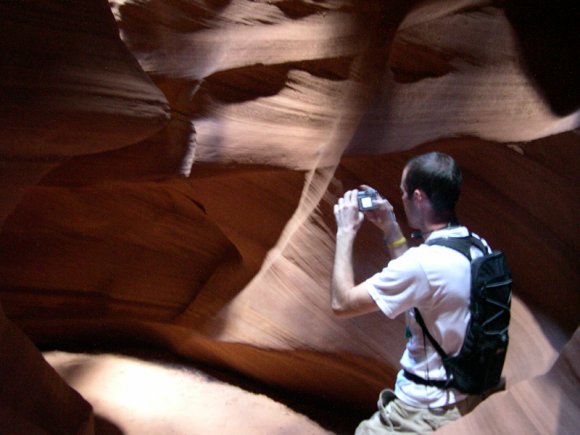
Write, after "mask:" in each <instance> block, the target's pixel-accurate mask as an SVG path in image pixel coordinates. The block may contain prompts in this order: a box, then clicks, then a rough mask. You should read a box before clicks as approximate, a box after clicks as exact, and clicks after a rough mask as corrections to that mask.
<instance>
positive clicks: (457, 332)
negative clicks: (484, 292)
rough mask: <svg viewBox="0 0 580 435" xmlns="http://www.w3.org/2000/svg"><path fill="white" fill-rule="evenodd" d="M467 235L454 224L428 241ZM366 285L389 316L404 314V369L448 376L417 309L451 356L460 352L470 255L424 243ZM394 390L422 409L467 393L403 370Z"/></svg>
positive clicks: (474, 254) (423, 374)
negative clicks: (421, 380) (416, 379)
mask: <svg viewBox="0 0 580 435" xmlns="http://www.w3.org/2000/svg"><path fill="white" fill-rule="evenodd" d="M467 235H468V230H467V228H465V227H462V226H458V227H450V228H444V229H441V230H437V231H434V232H432V233H431V234H430V236H429V237H428V238H427V240H426V241H428V240H432V239H437V238H440V237H464V236H467ZM476 237H477V236H476ZM483 243H484V244H485V245H487V244H486V243H485V241H483ZM471 255H472V258H476V257H478V256H480V255H482V254H481V252H480V251H479V250H478V249H477V248H472V250H471ZM364 285H365V286H367V290H368V292H369V294H370V296H371V297H372V298H373V299H374V301H375V302H376V303H377V305H378V306H379V308H380V309H381V311H382V312H383V313H385V314H386V315H387V316H388V317H390V318H395V317H397V316H398V315H399V314H402V313H405V316H406V324H407V328H408V330H409V331H410V333H411V334H412V335H411V338H410V339H409V341H408V342H407V346H406V348H405V351H404V353H403V356H402V357H401V366H402V367H403V369H405V370H407V371H408V372H410V373H414V374H416V375H417V376H420V377H422V378H424V379H437V380H445V379H446V373H445V368H444V367H443V364H442V363H441V358H440V357H439V354H437V351H436V350H435V349H434V348H433V346H432V345H431V343H430V342H429V339H428V338H427V337H424V336H423V331H422V330H421V326H420V325H419V324H418V323H417V321H416V320H415V315H414V311H413V308H414V307H417V309H418V310H419V311H420V312H421V315H422V316H423V319H424V320H425V325H426V326H427V329H428V330H429V332H430V333H431V335H432V336H433V338H434V339H435V340H436V341H437V342H438V343H439V344H440V345H441V347H442V348H443V350H445V352H446V353H447V354H449V355H455V354H457V353H458V352H459V350H460V349H461V346H462V344H463V340H464V338H465V330H466V327H467V324H468V322H469V319H470V313H469V298H470V291H471V268H470V264H469V261H468V260H467V258H466V257H465V256H464V255H462V254H461V253H459V252H457V251H455V250H453V249H450V248H446V247H444V246H437V245H434V246H428V245H426V244H422V245H420V246H418V247H414V248H410V249H408V250H407V251H406V252H405V253H404V254H403V255H401V256H400V257H399V258H397V259H394V260H391V261H390V262H389V264H388V265H387V267H386V268H384V269H383V270H382V271H381V272H379V273H377V274H375V275H374V276H372V277H370V278H369V279H368V280H366V281H365V284H364ZM395 394H396V395H397V397H398V398H399V399H401V400H402V401H403V402H405V403H407V404H409V405H411V406H416V407H421V408H425V407H441V406H445V405H450V404H453V403H455V402H458V401H460V400H463V399H464V398H465V395H464V394H462V393H460V392H459V391H457V390H454V389H449V390H442V389H439V388H437V387H432V386H427V385H419V384H416V383H414V382H412V381H410V380H408V379H407V378H405V377H404V376H403V371H402V370H401V371H400V372H399V373H398V375H397V381H396V384H395Z"/></svg>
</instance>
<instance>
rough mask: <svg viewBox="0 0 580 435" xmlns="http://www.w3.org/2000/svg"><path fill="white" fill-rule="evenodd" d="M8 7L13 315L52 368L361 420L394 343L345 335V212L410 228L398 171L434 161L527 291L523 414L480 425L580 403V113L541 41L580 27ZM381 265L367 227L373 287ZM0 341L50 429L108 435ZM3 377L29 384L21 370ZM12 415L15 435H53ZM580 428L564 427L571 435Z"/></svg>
mask: <svg viewBox="0 0 580 435" xmlns="http://www.w3.org/2000/svg"><path fill="white" fill-rule="evenodd" d="M17 3H18V2H13V3H7V4H5V5H2V6H0V22H1V23H2V26H1V27H0V29H1V30H0V32H2V36H3V39H2V40H3V42H2V44H3V45H2V46H3V47H4V48H5V52H6V53H7V56H6V57H5V65H3V68H2V69H1V70H0V92H1V95H2V98H3V102H6V103H5V104H4V105H3V108H2V109H0V110H2V117H0V118H1V119H2V120H1V121H0V122H2V128H1V129H0V130H1V133H0V164H1V165H2V177H1V178H0V180H1V183H0V188H1V190H0V193H1V197H0V206H1V207H0V208H1V209H2V215H1V216H2V221H3V222H4V225H3V227H2V232H1V233H0V291H1V293H0V298H1V302H2V306H3V308H4V311H5V312H6V315H7V317H8V318H10V319H11V320H12V321H13V322H15V323H16V324H17V325H18V326H19V327H20V328H22V330H24V332H25V333H26V334H28V336H29V337H31V338H32V339H33V341H34V342H35V343H36V344H37V345H39V346H55V345H64V344H71V343H74V344H77V345H78V344H80V345H81V346H82V345H83V344H89V343H94V342H95V341H97V342H104V343H136V342H138V343H145V344H147V343H149V344H156V345H162V346H163V347H165V348H167V349H169V350H171V351H173V352H175V353H177V354H179V355H181V356H184V357H186V358H188V359H189V360H192V361H203V362H210V363H213V364H217V365H220V366H224V367H228V368H231V369H234V370H236V371H237V372H239V373H243V374H246V375H249V376H251V377H253V378H255V379H257V380H259V381H261V382H264V383H267V384H270V385H274V386H278V387H280V388H283V389H285V390H292V391H299V392H303V393H305V394H306V393H307V394H314V395H318V396H323V397H326V398H329V399H331V400H337V401H343V402H348V403H351V404H353V405H355V406H358V407H362V408H363V409H365V410H368V412H369V413H370V412H371V411H372V407H373V405H374V403H375V401H376V394H377V393H378V391H379V390H380V389H382V388H384V387H385V386H388V385H391V384H392V383H393V380H394V376H395V374H396V372H397V370H398V359H399V356H400V354H401V352H402V349H403V346H404V341H405V338H404V334H403V324H402V320H401V319H397V320H395V321H390V320H388V319H386V318H384V316H382V315H380V314H378V313H377V314H375V315H370V316H366V317H363V318H357V319H349V320H341V319H336V318H335V317H333V315H332V312H331V310H330V303H329V279H330V270H331V266H332V259H333V253H334V222H333V216H332V205H333V203H334V201H335V200H336V197H337V196H338V195H340V194H341V192H342V191H343V190H344V189H346V188H352V187H355V186H357V185H359V184H360V183H363V182H364V183H366V184H371V185H373V186H376V187H377V188H378V189H379V190H381V192H382V193H383V194H385V195H386V196H388V197H389V198H392V199H393V202H394V204H395V207H396V209H397V212H398V214H399V216H400V218H401V220H402V219H403V217H402V207H401V204H400V200H399V197H400V192H399V179H400V173H401V171H402V168H403V166H404V163H405V161H406V160H407V159H408V158H409V157H410V156H411V155H413V154H415V153H418V152H422V151H425V150H431V149H438V150H443V151H445V152H448V153H450V154H452V155H453V156H455V157H456V158H457V160H458V161H459V163H460V165H461V166H462V167H463V169H464V176H465V177H464V178H465V185H464V192H463V196H462V200H461V202H460V206H459V207H460V209H459V216H460V219H461V220H462V222H463V223H465V224H466V225H468V226H469V227H471V228H472V229H473V230H474V231H476V232H478V233H480V234H482V235H483V236H484V237H486V238H487V239H488V240H489V241H490V243H491V244H492V245H493V246H494V247H496V248H499V249H502V250H504V251H505V252H506V253H507V255H508V257H509V260H510V264H511V266H512V268H513V272H514V278H515V286H514V294H515V297H514V302H513V320H512V325H511V328H510V333H511V337H512V341H511V345H510V349H509V352H508V357H507V363H506V368H505V376H506V380H507V388H508V391H507V392H506V393H501V394H502V396H500V395H497V396H492V397H491V398H490V399H488V402H489V406H488V407H487V408H484V407H483V406H482V407H481V410H482V414H481V415H482V416H485V415H486V414H485V413H486V412H489V411H488V409H491V408H492V407H496V408H494V409H497V406H502V405H501V403H504V402H508V403H510V406H511V407H512V408H510V407H508V406H506V407H505V408H504V409H506V412H509V411H507V410H509V409H513V408H515V407H517V406H519V404H521V403H523V402H522V398H521V394H520V389H521V391H532V392H535V393H533V394H536V393H537V392H538V391H540V389H541V388H543V386H544V384H545V383H548V384H550V385H551V386H552V387H553V388H554V391H564V392H566V391H568V390H566V388H568V387H567V384H566V382H568V383H569V384H570V385H576V386H577V384H578V380H577V374H574V372H573V371H570V370H567V369H565V364H563V363H561V362H558V363H557V364H556V365H554V366H553V363H554V361H556V358H557V357H558V354H559V353H560V351H561V349H562V347H563V345H564V343H565V342H566V341H568V340H569V339H570V338H571V337H572V334H573V332H574V331H575V330H576V328H577V326H578V318H579V314H580V313H579V307H580V303H579V302H580V301H579V294H580V293H579V292H578V290H580V289H579V288H578V282H579V276H578V264H579V252H580V238H579V236H578V235H577V232H576V231H575V229H576V222H577V217H578V216H579V213H578V212H579V210H578V204H577V201H574V200H573V198H576V197H578V188H577V187H576V186H578V181H579V180H578V178H579V177H578V171H577V162H578V155H579V145H580V139H579V137H578V134H577V133H576V132H574V131H572V130H574V129H577V128H578V126H579V125H580V121H579V120H580V112H578V107H579V106H580V101H578V99H577V98H576V97H575V95H577V93H576V94H574V91H571V92H570V93H569V95H566V98H563V97H562V95H564V94H565V91H563V90H562V89H566V83H567V81H566V78H567V77H568V76H566V74H563V75H561V78H562V82H563V83H560V84H559V86H558V87H557V89H556V92H555V91H554V89H552V88H550V89H546V86H548V87H549V84H550V83H549V81H548V82H546V80H543V76H542V77H539V78H538V77H536V75H533V73H534V71H537V68H538V62H537V59H532V60H534V61H531V60H530V57H529V53H530V51H529V49H528V48H527V39H526V35H528V34H529V26H530V20H533V19H534V17H536V19H537V17H538V16H542V17H543V20H542V22H543V25H544V26H545V28H546V33H549V30H550V26H554V28H558V29H561V28H562V27H563V28H566V25H567V24H568V18H567V17H568V14H567V13H568V12H569V13H573V11H572V10H570V11H568V10H567V9H565V8H566V6H565V4H562V5H559V7H558V8H557V10H558V11H560V12H561V14H560V15H558V14H544V15H542V14H541V12H542V8H543V7H545V5H544V4H543V3H542V2H541V1H536V2H534V3H533V7H534V8H535V9H533V10H534V12H535V15H534V14H531V15H526V16H525V19H522V20H520V18H521V17H522V15H521V14H522V12H521V3H520V2H517V1H514V2H508V4H507V5H506V6H505V8H504V6H503V3H504V2H491V1H477V0H472V1H469V0H454V1H447V2H434V1H427V2H406V1H399V2H397V1H392V2H382V1H378V0H377V1H369V2H364V5H362V4H361V3H360V2H354V1H349V0H329V1H325V2H310V1H290V2H288V1H244V0H234V1H229V2H225V1H221V2H217V1H216V2H205V1H204V2H201V1H199V2H198V1H192V2H184V1H178V0H148V1H116V0H115V1H110V2H109V3H110V7H111V8H110V9H109V7H108V6H107V3H106V2H104V1H100V2H94V1H88V0H87V1H78V2H75V4H74V6H73V5H68V6H67V7H65V6H63V4H61V3H59V2H52V1H48V0H47V1H42V2H22V3H23V4H25V5H26V13H23V12H22V9H18V8H17ZM33 3H34V4H33ZM562 17H565V18H566V19H563V21H562ZM550 19H552V21H550ZM559 19H560V21H558V20H559ZM526 20H527V21H526ZM115 24H116V25H117V26H118V27H116V25H115ZM526 32H528V33H526ZM560 34H562V35H567V33H566V32H565V31H562V32H561V33H560ZM47 35H49V36H50V37H48V36H47ZM535 36H536V37H537V35H535ZM572 43H573V41H572V42H569V41H568V40H567V39H564V40H562V41H561V44H562V46H563V47H564V48H565V47H567V46H568V44H572ZM522 47H523V48H522ZM559 53H566V50H565V49H562V50H561V51H559ZM550 61H551V62H553V63H554V64H555V65H554V68H557V67H558V65H565V68H563V70H565V71H574V68H577V65H576V64H574V63H571V62H570V61H569V59H565V58H561V57H558V56H552V57H550ZM560 62H561V63H560ZM540 65H541V63H540ZM546 83H547V84H546ZM574 85H575V84H574V83H573V81H570V83H569V85H568V87H569V88H570V89H572V88H574ZM31 186H34V187H31ZM17 204H18V206H17V207H16V205H17ZM407 230H408V229H407ZM386 261H388V258H387V256H386V253H385V252H384V248H383V247H382V246H381V242H380V237H379V235H378V234H377V233H376V232H375V230H374V229H373V228H370V227H366V226H365V227H364V228H363V231H362V233H361V237H360V239H359V240H358V241H357V246H356V253H355V263H356V264H355V266H356V267H355V268H356V273H357V276H358V277H360V278H361V279H362V278H363V277H364V276H367V275H368V274H370V273H373V272H374V271H376V270H378V269H379V268H381V267H383V266H384V264H385V263H386ZM1 325H7V326H6V327H4V326H2V329H1V330H0V333H1V334H2V335H1V336H0V338H1V339H2V340H3V342H8V341H6V340H9V339H10V340H16V341H17V342H15V344H14V345H13V346H12V345H10V346H6V347H3V349H4V348H6V349H7V350H6V351H7V352H9V351H8V349H11V348H13V349H17V348H19V346H24V347H25V348H30V349H31V350H30V352H28V351H27V353H26V354H25V356H24V357H22V358H24V360H26V361H29V363H30V366H31V367H32V371H33V372H34V373H35V374H36V375H37V376H38V379H39V381H38V382H36V381H34V379H36V378H34V377H32V378H30V379H29V380H28V382H30V384H31V385H30V387H29V388H28V392H29V393H30V396H31V397H33V398H36V399H37V400H39V401H43V402H42V403H43V405H42V406H43V407H44V409H46V410H47V411H46V412H47V413H48V412H49V410H50V409H60V408H61V407H62V404H63V403H68V402H66V401H68V400H70V401H71V402H75V403H76V404H77V405H76V406H78V409H79V410H80V411H78V413H77V411H71V412H67V413H65V414H63V418H64V419H65V420H66V419H67V418H68V419H69V420H68V421H67V423H66V424H70V425H71V426H70V427H73V426H74V427H78V428H80V429H79V430H86V431H89V432H90V431H91V430H93V429H94V427H93V426H91V421H92V420H91V418H92V417H91V410H90V407H88V405H87V404H86V402H85V401H84V400H83V399H82V398H80V396H75V394H76V393H74V392H73V391H70V390H66V387H64V385H61V382H62V381H60V379H58V377H56V374H55V372H54V371H53V370H52V369H51V368H50V367H49V366H48V365H47V364H46V363H45V362H44V361H43V360H42V358H41V356H40V354H39V353H38V352H37V351H35V350H34V348H33V347H32V344H30V343H29V342H28V341H27V339H26V337H25V336H24V335H23V334H22V333H21V332H20V331H18V330H16V329H15V328H14V326H13V325H12V323H11V321H9V320H8V319H4V318H2V323H1ZM18 343H21V344H18ZM27 343H28V344H27ZM577 346H578V343H577V340H576V341H572V342H570V344H569V345H568V349H572V350H568V351H567V352H568V353H567V354H566V355H570V354H573V353H574V349H575V348H577ZM3 355H4V351H3ZM562 358H564V360H566V358H568V357H561V358H560V361H562ZM6 361H8V362H7V363H6ZM3 364H5V365H4V366H3V370H2V373H3V375H4V376H6V377H7V375H6V374H8V373H10V374H14V375H13V376H11V377H10V378H9V379H11V381H7V382H8V383H9V384H10V385H12V386H13V387H14V386H15V385H19V382H22V377H23V376H25V374H23V373H22V372H21V371H19V369H18V367H19V364H20V362H19V360H16V359H10V358H7V359H4V362H3ZM552 366H553V367H552ZM550 367H552V369H551V371H550V372H549V374H548V375H544V373H546V372H547V370H548V369H549V368H550ZM538 376H540V378H537V377H538ZM7 378H8V377H7ZM42 379H47V380H50V381H47V382H48V385H49V388H48V389H49V390H51V391H56V390H57V389H58V388H62V389H63V390H66V391H68V392H67V393H66V394H68V395H70V397H71V398H70V399H69V398H66V397H64V396H63V397H62V399H61V400H59V397H60V396H58V397H57V398H56V399H54V398H53V397H52V396H47V395H45V394H44V391H45V390H43V389H42V388H41V386H42V385H44V384H42V381H41V380H42ZM534 379H541V381H540V382H536V381H535V380H534ZM30 380H32V381H30ZM59 382H60V383H59ZM69 382H71V384H73V385H75V384H74V382H73V380H69ZM35 384H38V385H39V388H37V389H35V388H34V385H35ZM52 385H54V387H52ZM57 385H58V386H57ZM512 388H513V394H512ZM6 391H8V390H7V389H2V391H1V397H0V399H2V402H1V403H2V406H3V408H2V409H0V412H1V413H2V414H0V420H3V421H7V422H9V423H10V422H18V424H21V425H22V427H25V425H27V424H30V425H31V427H34V426H36V427H46V426H43V425H45V424H48V425H50V426H51V427H52V429H51V428H48V427H46V430H55V431H59V430H60V429H59V428H61V427H62V426H59V425H60V424H61V423H59V422H48V423H47V419H46V417H45V416H44V415H40V414H35V413H34V412H31V410H33V409H35V408H36V407H37V406H38V403H40V402H19V399H18V398H16V397H12V396H11V395H9V394H5V392H6ZM81 392H82V391H81ZM63 394H64V393H63ZM565 394H567V393H565ZM67 397H68V396H67ZM496 397H497V399H496ZM553 397H558V396H557V395H554V396H553ZM36 399H35V400H36ZM496 400H497V403H498V404H499V405H493V403H494V401H496ZM554 400H556V399H554ZM522 406H523V405H522ZM525 406H529V407H530V409H532V410H535V409H537V408H538V406H540V405H539V404H538V402H536V401H529V402H526V404H525ZM577 408H578V404H577V403H576V402H574V401H570V402H568V403H564V404H562V410H563V412H562V413H561V416H562V419H564V420H565V425H564V426H562V427H567V426H566V425H571V424H578V421H577V419H578V417H577V416H578V415H580V414H579V413H578V409H577ZM67 409H68V408H67ZM71 409H72V408H71ZM5 410H6V411H5ZM477 412H478V411H476V413H475V414H474V419H477V418H478V417H477ZM532 412H533V411H532ZM81 417H82V418H81ZM482 418H484V417H482ZM498 418H499V417H498ZM84 422H88V423H86V424H85V423H84ZM14 424H16V423H14ZM62 424H64V423H62ZM83 424H85V426H83ZM550 424H552V423H550ZM75 425H76V426H75ZM526 425H530V427H531V428H533V429H535V430H537V431H538V432H540V433H545V432H546V430H545V429H546V428H544V427H541V426H539V423H537V422H536V421H535V420H532V419H530V420H529V421H527V422H526ZM6 427H10V425H9V424H8V425H7V426H6ZM552 428H553V425H552V426H550V428H549V431H550V430H551V429H552ZM449 430H453V429H451V428H450V429H449ZM470 430H472V431H477V430H476V429H473V428H471V429H470ZM498 430H499V429H498ZM482 431H483V432H484V431H485V428H482ZM532 431H533V430H532ZM457 433H462V432H461V431H460V430H459V429H458V432H457ZM505 433H508V432H507V431H506V432H505ZM509 433H511V432H509Z"/></svg>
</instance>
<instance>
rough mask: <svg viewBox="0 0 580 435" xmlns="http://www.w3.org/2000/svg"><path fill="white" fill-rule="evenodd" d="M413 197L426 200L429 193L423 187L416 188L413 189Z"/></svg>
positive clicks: (417, 199)
mask: <svg viewBox="0 0 580 435" xmlns="http://www.w3.org/2000/svg"><path fill="white" fill-rule="evenodd" d="M413 199H414V200H416V201H424V200H425V199H427V194H426V193H425V192H423V191H422V190H421V189H415V190H413Z"/></svg>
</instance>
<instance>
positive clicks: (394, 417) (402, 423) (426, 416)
mask: <svg viewBox="0 0 580 435" xmlns="http://www.w3.org/2000/svg"><path fill="white" fill-rule="evenodd" d="M480 401H481V400H480V398H479V396H470V397H468V398H467V399H466V400H463V401H461V402H459V403H454V404H453V405H449V406H445V407H442V408H431V409H429V408H415V407H414V406H410V405H407V404H406V403H404V402H402V401H401V400H399V399H397V397H396V396H395V393H394V392H393V391H392V390H383V391H381V394H380V395H379V401H378V403H377V405H378V408H379V410H378V411H377V412H375V413H374V414H373V416H372V417H371V418H370V419H368V420H365V421H363V422H362V423H360V424H359V426H358V427H357V428H356V431H355V435H379V434H381V435H384V434H425V433H430V432H433V431H435V430H437V429H439V428H440V427H442V426H444V425H446V424H447V423H451V422H452V421H454V420H457V419H458V418H459V417H461V416H462V415H465V414H467V413H468V412H469V411H471V410H472V409H473V408H475V406H476V405H477V404H478V403H479V402H480Z"/></svg>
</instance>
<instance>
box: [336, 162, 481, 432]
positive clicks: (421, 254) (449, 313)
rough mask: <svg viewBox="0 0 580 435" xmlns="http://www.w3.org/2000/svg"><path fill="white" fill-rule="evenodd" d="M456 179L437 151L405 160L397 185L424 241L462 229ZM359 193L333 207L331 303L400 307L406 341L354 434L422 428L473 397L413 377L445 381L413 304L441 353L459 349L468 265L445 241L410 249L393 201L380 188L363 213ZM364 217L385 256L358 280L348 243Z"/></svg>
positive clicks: (362, 308)
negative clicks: (380, 238) (392, 379)
mask: <svg viewBox="0 0 580 435" xmlns="http://www.w3.org/2000/svg"><path fill="white" fill-rule="evenodd" d="M461 181H462V175H461V171H460V169H459V167H458V166H457V164H456V162H455V161H454V160H453V158H451V157H450V156H448V155H445V154H442V153H438V152H432V153H428V154H423V155H420V156H417V157H414V158H413V159H411V160H410V161H409V162H408V163H407V165H406V166H405V169H404V170H403V174H402V177H401V186H400V187H401V192H402V195H403V196H402V199H403V205H404V209H405V215H406V217H407V221H408V223H409V226H410V227H411V228H413V229H415V230H418V231H419V232H420V233H421V236H422V237H423V239H425V241H428V240H430V239H437V238H441V237H464V236H467V235H468V229H467V228H465V227H463V226H460V225H459V224H458V223H457V220H456V217H455V205H456V203H457V200H458V199H459V193H460V187H461ZM365 189H368V187H364V188H363V190H365ZM357 194H358V191H357V190H351V191H348V192H346V193H345V195H344V196H343V197H342V198H340V199H339V200H338V203H337V204H336V205H335V206H334V214H335V218H336V223H337V235H336V254H335V261H334V268H333V273H332V284H331V288H332V309H333V311H334V312H335V313H336V314H337V315H340V316H353V315H361V314H365V313H370V312H374V311H377V310H381V311H382V312H383V313H384V314H386V315H387V316H388V317H389V318H395V317H397V316H398V315H399V314H403V313H404V314H405V316H406V325H407V326H406V333H407V336H408V337H409V341H408V343H407V346H406V349H405V351H404V353H403V356H402V358H401V365H402V368H403V370H401V371H400V372H399V373H398V375H397V380H396V384H395V389H394V391H392V390H384V391H383V392H381V395H380V397H379V403H378V406H379V410H378V412H376V413H375V414H374V415H373V416H372V417H371V418H370V419H369V420H365V421H363V422H362V423H361V424H360V425H359V427H358V428H357V431H356V433H357V434H378V433H428V432H431V431H433V430H435V429H437V428H439V427H441V426H443V425H444V424H446V423H448V422H450V421H453V420H456V419H457V418H459V417H460V415H463V414H465V413H467V412H468V411H469V410H470V409H471V408H472V407H473V406H474V405H475V404H476V403H477V401H478V399H477V398H474V397H472V396H466V395H464V394H462V393H460V392H459V391H457V390H454V389H441V388H437V387H435V386H431V385H425V384H422V383H419V382H418V378H417V377H419V378H422V379H426V380H445V379H446V372H445V369H444V367H443V365H442V362H441V358H440V357H439V355H438V353H437V352H436V351H435V350H434V348H433V347H432V345H431V343H430V342H429V340H427V339H426V337H425V336H424V334H423V332H422V330H421V327H420V325H419V324H418V323H417V321H416V319H415V316H414V310H413V309H414V307H416V308H418V310H419V312H420V313H421V314H422V317H423V319H424V321H425V324H426V326H427V329H428V331H429V332H430V333H431V335H432V336H433V337H434V338H435V339H436V340H437V342H438V343H439V344H440V345H441V347H442V348H443V349H444V350H445V351H446V352H447V354H449V355H454V354H456V353H458V352H459V350H460V348H461V346H462V344H463V339H464V337H465V330H466V326H467V323H468V321H469V317H470V312H469V298H470V286H471V276H470V264H469V261H468V260H467V258H466V257H465V256H463V255H462V254H460V253H459V252H457V251H455V250H452V249H450V248H447V247H443V246H428V245H426V244H422V245H420V246H418V247H413V248H408V246H407V240H406V239H405V237H404V236H403V233H402V232H401V229H400V227H399V225H398V223H397V220H396V217H395V214H394V212H393V207H392V205H391V204H390V203H389V202H388V201H387V200H386V199H384V198H382V197H380V195H379V196H378V198H377V199H376V200H375V206H376V208H375V209H374V210H370V211H365V212H364V213H363V212H361V211H360V210H359V208H358V202H357ZM365 218H366V219H368V220H369V221H370V222H372V223H373V224H375V225H376V226H377V227H379V228H380V229H381V230H382V232H383V235H384V240H385V244H386V246H387V248H388V249H389V253H390V256H391V261H390V262H389V264H388V265H387V267H386V268H384V269H383V270H382V271H381V272H379V273H377V274H375V275H374V276H372V277H370V278H369V279H367V280H366V281H364V282H362V283H360V284H356V283H355V282H354V271H353V262H352V255H353V244H354V240H355V237H356V235H357V232H358V230H359V229H360V227H361V225H362V223H363V220H364V219H365ZM484 244H485V242H484ZM485 245H486V246H487V244H485ZM471 251H472V252H471V254H472V258H475V257H477V256H479V255H482V254H481V252H479V251H478V250H477V249H476V248H473V249H472V250H471ZM411 379H413V380H411Z"/></svg>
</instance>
